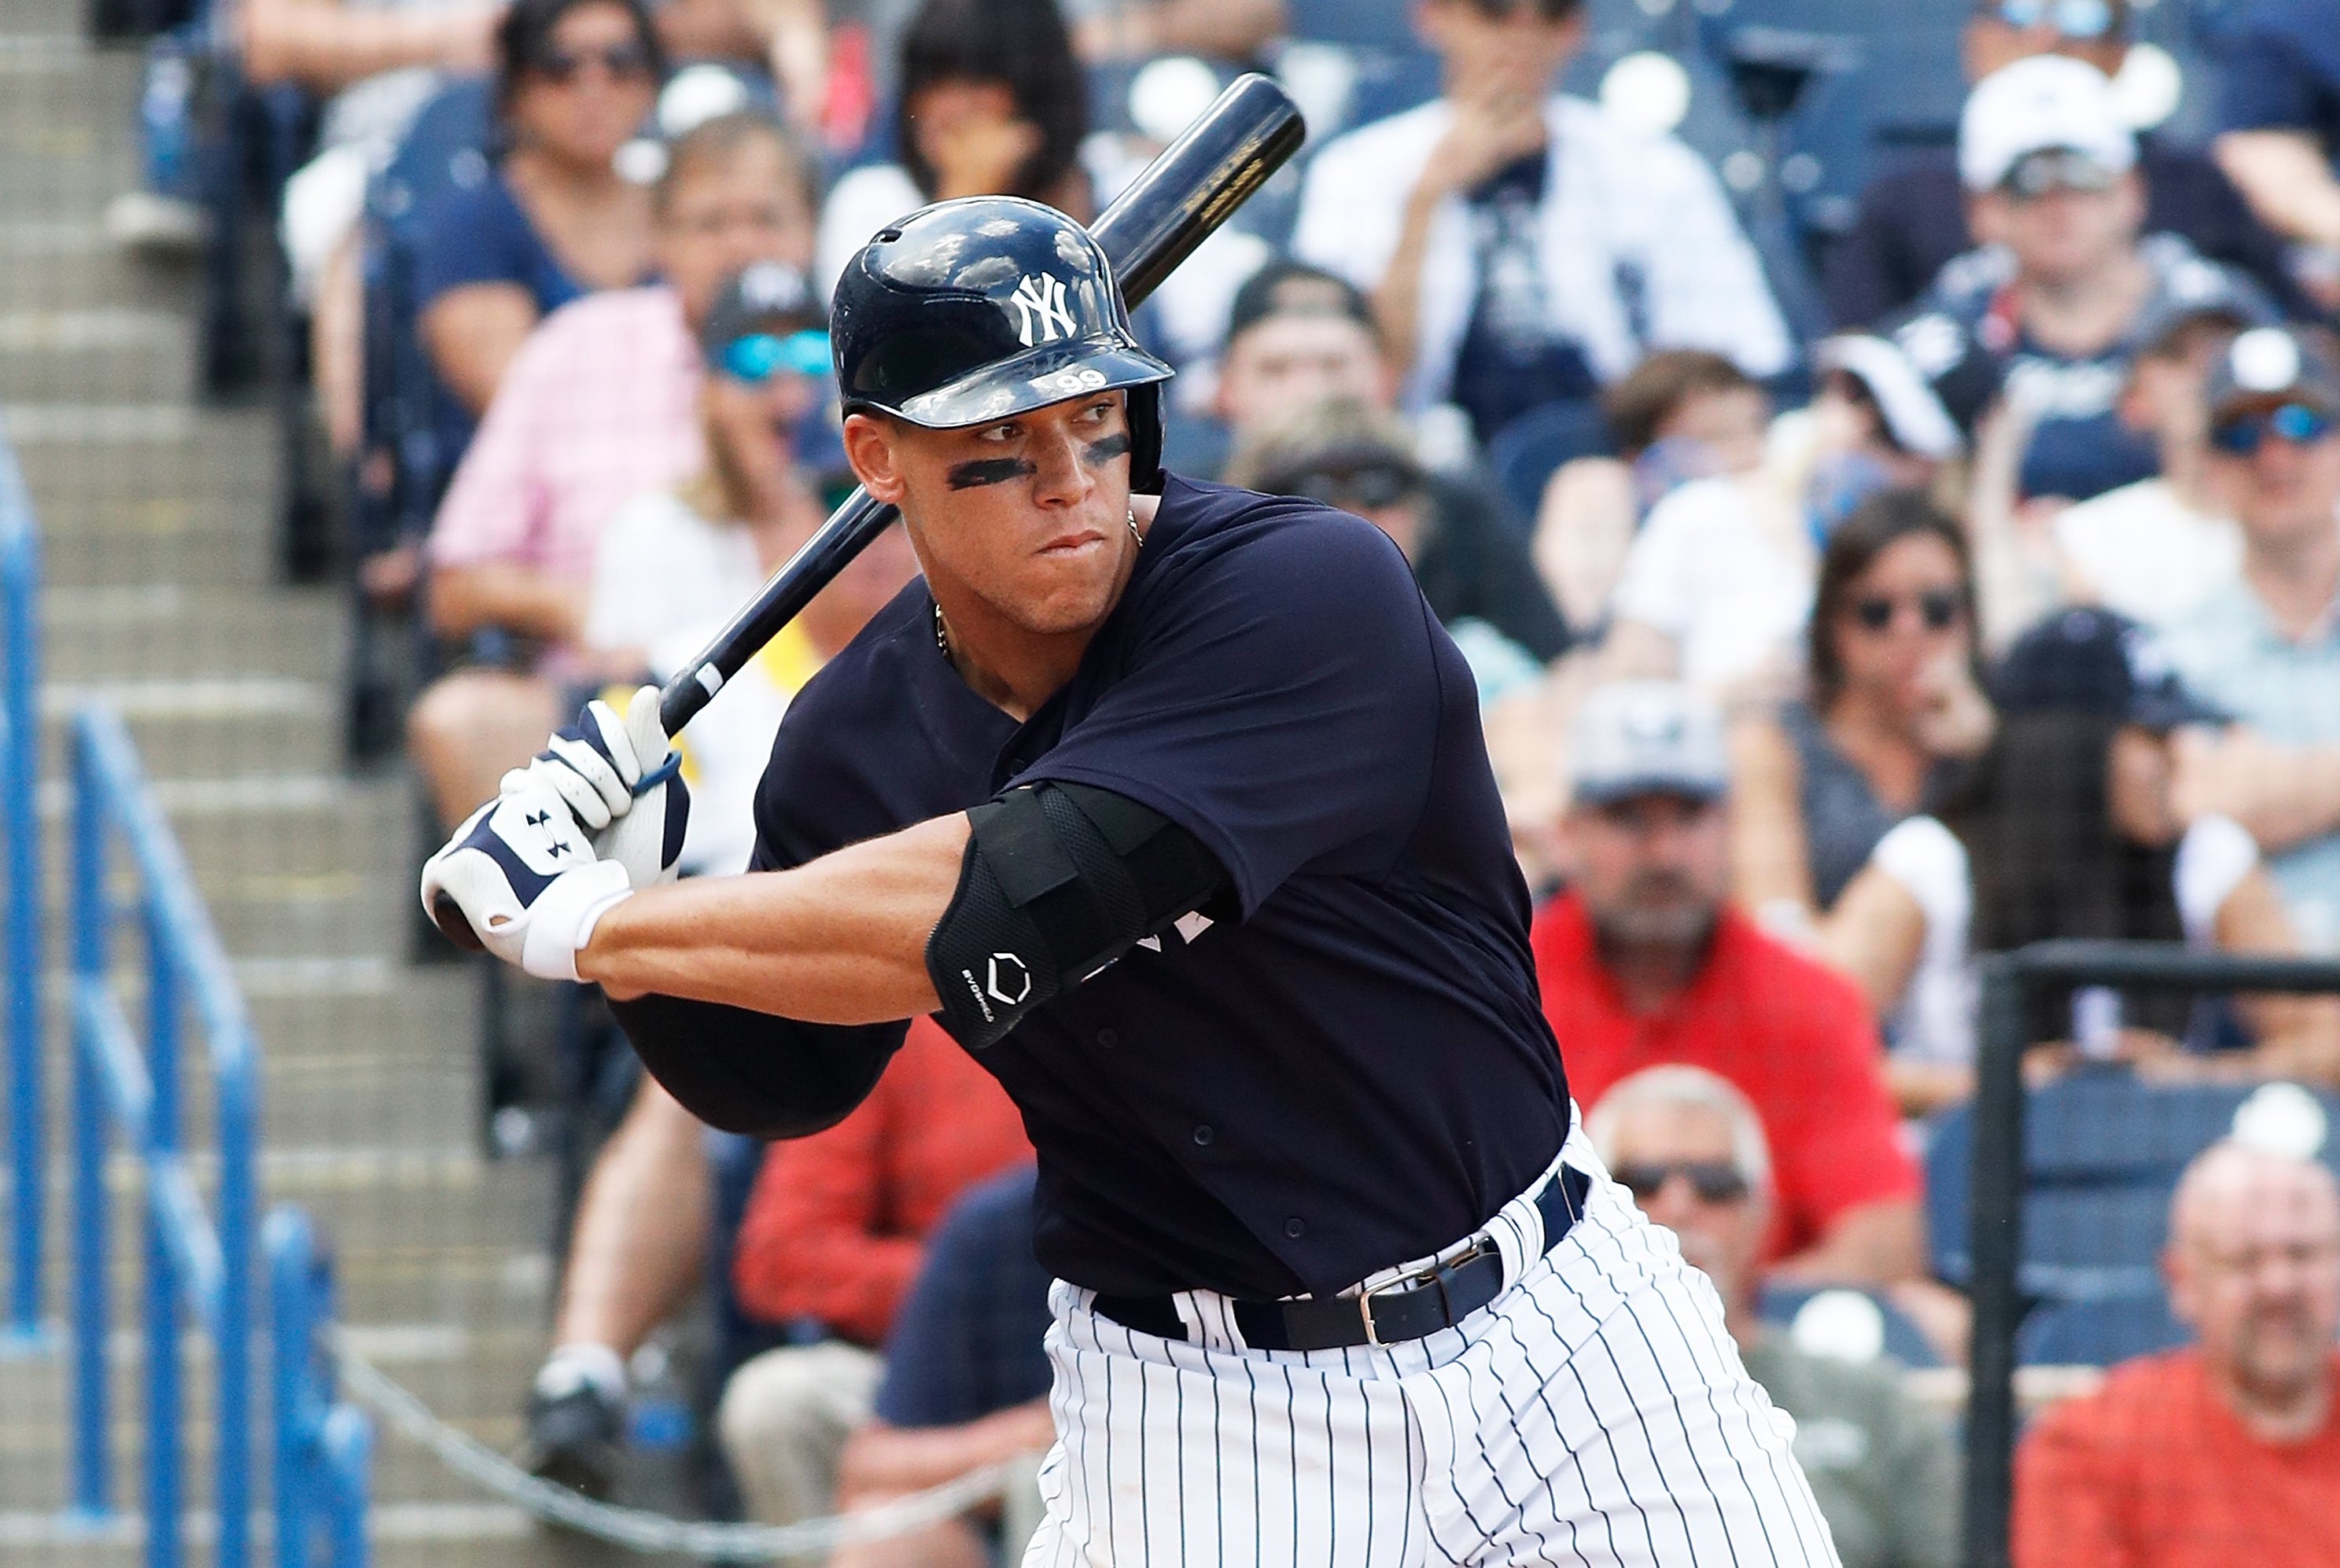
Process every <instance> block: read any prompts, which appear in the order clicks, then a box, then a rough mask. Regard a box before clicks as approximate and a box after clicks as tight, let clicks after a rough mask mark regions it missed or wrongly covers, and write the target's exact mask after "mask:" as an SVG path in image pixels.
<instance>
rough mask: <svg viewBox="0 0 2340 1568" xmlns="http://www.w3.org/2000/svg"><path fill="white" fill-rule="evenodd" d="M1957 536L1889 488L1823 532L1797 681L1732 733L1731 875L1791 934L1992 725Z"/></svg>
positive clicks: (1907, 494) (1928, 507)
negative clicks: (1778, 701)
mask: <svg viewBox="0 0 2340 1568" xmlns="http://www.w3.org/2000/svg"><path fill="white" fill-rule="evenodd" d="M1973 596H1974V589H1973V585H1972V577H1971V575H1970V572H1969V569H1968V560H1967V545H1966V536H1965V535H1964V534H1963V533H1962V532H1961V531H1960V530H1959V528H1958V524H1957V523H1956V522H1955V521H1953V520H1952V519H1951V518H1948V516H1946V515H1944V514H1943V513H1942V512H1941V511H1940V510H1939V509H1938V508H1936V507H1935V506H1934V505H1933V504H1932V503H1931V502H1930V501H1929V500H1928V499H1927V498H1925V497H1923V496H1922V495H1919V494H1916V493H1914V492H1911V491H1907V490H1891V491H1887V492H1885V493H1884V494H1882V495H1879V496H1876V497H1873V498H1870V499H1869V500H1868V501H1866V502H1864V503H1862V504H1861V505H1860V506H1859V508H1856V509H1855V510H1854V511H1853V513H1852V515H1851V516H1850V517H1849V518H1846V519H1845V520H1844V522H1843V524H1842V525H1841V526H1840V527H1839V528H1838V529H1837V530H1836V532H1835V533H1834V534H1833V535H1831V536H1830V537H1829V543H1828V549H1827V552H1826V553H1825V554H1824V555H1823V556H1822V557H1820V571H1819V587H1818V589H1817V590H1816V596H1815V603H1814V606H1813V610H1812V615H1811V620H1810V626H1809V627H1808V628H1807V630H1806V634H1805V648H1806V656H1805V657H1806V670H1807V676H1806V678H1807V695H1805V696H1803V697H1801V698H1800V699H1797V700H1795V701H1792V702H1790V703H1788V704H1786V705H1784V706H1782V707H1781V708H1780V710H1779V711H1778V713H1777V715H1776V716H1761V717H1750V718H1749V719H1747V720H1746V721H1744V722H1742V723H1741V724H1740V725H1738V726H1737V728H1736V730H1735V731H1734V733H1733V736H1732V764H1733V794H1734V812H1733V819H1732V833H1731V862H1732V885H1733V888H1734V890H1735V892H1736V896H1737V898H1738V901H1739V902H1740V905H1741V906H1742V907H1744V908H1747V909H1749V910H1752V911H1754V912H1756V914H1757V916H1758V918H1759V919H1760V920H1761V921H1762V922H1764V923H1765V924H1766V925H1767V926H1770V927H1771V928H1772V929H1773V930H1775V931H1778V932H1781V933H1782V934H1787V935H1794V934H1796V933H1798V932H1801V931H1802V930H1804V929H1806V928H1807V927H1808V926H1809V924H1810V921H1811V919H1812V918H1813V917H1814V916H1815V915H1817V914H1818V913H1819V912H1822V911H1825V910H1827V909H1829V907H1831V906H1832V905H1833V904H1834V903H1835V902H1836V901H1837V898H1838V896H1839V894H1840V893H1842V892H1843V891H1844V888H1845V884H1846V883H1849V882H1850V881H1851V880H1852V877H1853V875H1854V873H1857V872H1858V871H1859V870H1860V868H1861V866H1862V864H1863V863H1866V862H1867V861H1868V859H1869V852H1870V851H1871V850H1873V849H1874V848H1876V846H1877V841H1878V840H1879V839H1880V838H1882V837H1883V836H1884V835H1885V832H1886V830H1887V829H1889V828H1890V827H1891V826H1892V825H1893V824H1894V823H1896V822H1898V821H1899V820H1900V819H1901V818H1902V817H1904V816H1906V815H1908V814H1910V813H1911V812H1915V811H1922V810H1925V809H1926V808H1927V807H1928V806H1929V805H1930V804H1933V803H1934V802H1936V801H1938V799H1940V798H1941V797H1942V795H1943V794H1946V793H1947V791H1948V788H1949V786H1950V785H1951V784H1952V783H1953V782H1954V781H1955V779H1956V777H1957V775H1958V762H1959V760H1960V759H1961V758H1964V757H1968V756H1971V755H1972V754H1975V753H1976V752H1978V751H1979V750H1980V749H1981V748H1982V745H1984V743H1985V742H1986V741H1987V740H1988V738H1989V734H1990V710H1989V705H1988V704H1987V703H1986V702H1984V700H1983V698H1982V696H1981V694H1980V691H1979V688H1978V682H1979V679H1980V676H1979V672H1978V666H1977V663H1976V654H1975V633H1974V617H1973V608H1972V606H1973V602H1974V597H1973Z"/></svg>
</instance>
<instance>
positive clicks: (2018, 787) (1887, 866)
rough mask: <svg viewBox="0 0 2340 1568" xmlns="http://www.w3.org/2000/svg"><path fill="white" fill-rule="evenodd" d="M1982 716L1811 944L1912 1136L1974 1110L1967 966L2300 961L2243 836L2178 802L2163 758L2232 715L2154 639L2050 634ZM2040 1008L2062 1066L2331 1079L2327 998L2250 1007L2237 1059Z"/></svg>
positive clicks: (2083, 998) (2089, 618) (2160, 1001)
mask: <svg viewBox="0 0 2340 1568" xmlns="http://www.w3.org/2000/svg"><path fill="white" fill-rule="evenodd" d="M1992 695H1993V698H1994V700H1995V703H1996V705H1997V708H1998V718H1999V723H1998V732H1997V734H1996V735H1995V736H1994V738H1993V741H1992V744H1991V746H1990V748H1989V750H1988V752H1987V753H1986V754H1984V755H1983V756H1982V757H1980V758H1979V759H1978V761H1977V763H1976V764H1975V765H1974V766H1973V768H1972V769H1970V770H1969V771H1968V774H1967V775H1966V776H1965V777H1964V778H1963V779H1961V780H1960V782H1959V783H1958V785H1957V786H1956V787H1955V788H1954V789H1953V790H1952V791H1951V792H1950V793H1949V794H1948V797H1947V798H1946V799H1945V800H1944V801H1943V802H1942V804H1941V805H1940V807H1939V808H1938V814H1936V815H1933V816H1918V817H1911V818H1909V820H1907V821H1905V822H1902V823H1899V824H1898V825H1897V826H1896V827H1895V828H1894V829H1893V831H1892V832H1891V833H1888V834H1886V835H1885V837H1884V838H1883V839H1882V840H1880V841H1879V843H1878V845H1877V848H1876V850H1875V852H1874V853H1872V854H1871V855H1870V857H1869V865H1868V866H1867V867H1866V868H1864V869H1863V871H1862V872H1861V873H1860V874H1859V876H1857V877H1855V878H1854V879H1853V882H1852V884H1851V885H1850V886H1849V887H1848V888H1847V889H1846V890H1845V893H1844V896H1843V897H1842V898H1841V899H1839V901H1838V902H1837V905H1836V908H1835V909H1834V910H1833V911H1832V912H1830V915H1829V919H1828V920H1827V921H1826V922H1823V925H1822V927H1821V932H1820V939H1821V940H1820V951H1821V952H1822V953H1823V954H1824V955H1825V956H1826V957H1828V958H1829V961H1830V962H1833V963H1834V964H1836V965H1837V966H1838V967H1839V968H1840V969H1842V970H1843V971H1845V972H1847V973H1849V974H1850V975H1851V976H1852V977H1853V978H1854V979H1855V980H1856V981H1858V982H1859V985H1860V987H1861V989H1862V991H1864V992H1865V993H1866V994H1867V996H1868V997H1869V1001H1870V1003H1871V1005H1872V1006H1873V1007H1875V1008H1876V1009H1877V1011H1879V1014H1880V1015H1881V1016H1883V1017H1885V1018H1886V1019H1887V1020H1888V1024H1887V1034H1888V1038H1889V1040H1890V1041H1891V1044H1892V1057H1891V1060H1890V1061H1889V1068H1888V1073H1889V1077H1890V1078H1891V1080H1892V1081H1893V1084H1894V1087H1895V1090H1896V1092H1897V1093H1898V1095H1899V1098H1900V1100H1901V1102H1902V1104H1903V1106H1904V1108H1905V1109H1908V1110H1909V1112H1910V1113H1911V1114H1913V1115H1916V1114H1922V1113H1925V1112H1928V1111H1930V1110H1933V1109H1938V1108H1939V1107H1940V1106H1941V1105H1943V1104H1946V1103H1949V1102H1951V1101H1954V1100H1962V1099H1964V1098H1966V1097H1967V1096H1968V1094H1969V1093H1971V1092H1972V1088H1973V1079H1974V1073H1973V1062H1974V1050H1975V1006H1976V991H1975V983H1974V976H1973V966H1972V960H1973V955H1974V954H1976V953H1982V952H2010V951H2012V950H2014V949H2016V948H2019V947H2023V946H2025V945H2027V944H2028V943H2030V942H2041V941H2048V940H2051V939H2057V938H2076V939H2088V938H2097V939H2112V940H2123V939H2126V940H2136V941H2151V942H2183V943H2186V944H2187V945H2189V946H2193V947H2196V948H2200V949H2205V950H2211V949H2215V950H2217V951H2221V952H2246V953H2275V954H2282V953H2294V952H2298V951H2299V943H2298V940H2297V937H2296V935H2295V932H2294V930H2293V928H2292V926H2291V923H2290V922H2289V920H2288V919H2287V918H2286V917H2285V913H2284V911H2283V905H2282V901H2281V899H2280V898H2279V897H2278V895H2277V894H2276V889H2275V884H2274V883H2273V882H2272V881H2271V880H2270V879H2269V878H2268V876H2267V874H2266V871H2265V869H2264V868H2263V867H2262V866H2261V865H2260V863H2259V852H2258V845H2257V844H2256V843H2254V842H2253V841H2252V838H2251V836H2250V834H2249V833H2247V832H2246V831H2245V830H2244V829H2243V828H2242V827H2241V826H2240V825H2239V824H2237V823H2235V822H2234V821H2233V820H2232V819H2231V818H2227V817H2224V816H2219V815H2216V814H2204V815H2194V814H2189V812H2188V811H2187V810H2186V808H2185V807H2184V805H2183V804H2181V802H2180V799H2179V797H2178V794H2177V792H2176V789H2175V787H2174V780H2175V777H2176V743H2175V737H2176V736H2177V735H2183V734H2186V733H2189V732H2193V731H2196V730H2215V729H2216V728H2217V727H2218V726H2220V725H2224V724H2225V723H2226V715H2224V714H2222V713H2220V712H2219V711H2218V710H2216V708H2213V707H2211V706H2209V705H2206V704H2205V703H2203V702H2202V701H2201V700H2200V699H2199V698H2197V697H2196V696H2195V695H2193V694H2192V693H2191V692H2189V691H2188V690H2187V689H2186V686H2185V685H2184V684H2183V683H2182V682H2181V681H2180V680H2179V679H2178V678H2177V676H2176V675H2175V673H2174V672H2173V671H2172V670H2171V668H2170V665H2169V661H2168V656H2167V654H2166V651H2165V650H2164V649H2163V648H2162V646H2160V644H2159V642H2158V640H2157V638H2155V636H2153V635H2152V634H2151V633H2149V632H2147V631H2146V630H2145V629H2144V628H2143V627H2140V626H2137V625H2135V624H2134V623H2132V622H2129V621H2126V620H2124V619H2122V618H2121V617H2119V616H2115V615H2112V614H2110V613H2108V612H2107V611H2103V610H2094V609H2076V610H2067V611H2064V612H2061V613H2059V614H2057V615H2056V616H2051V617H2050V618H2049V619H2048V620H2047V621H2046V622H2044V623H2042V624H2041V625H2040V626H2037V627H2035V628H2034V629H2033V630H2031V631H2030V632H2028V633H2026V634H2025V635H2024V636H2023V637H2022V638H2020V639H2019V640H2018V642H2017V643H2016V645H2015V646H2014V647H2013V648H2011V649H2010V650H2008V656H2007V658H2006V660H2005V661H2004V662H2003V664H2002V665H2001V666H2000V667H1999V669H1998V674H1997V676H1996V678H1995V679H1994V681H1993V682H1992ZM2038 1002H2039V1005H2038V1008H2037V1010H2036V1011H2035V1012H2034V1015H2033V1016H2032V1017H2031V1018H2030V1020H2029V1021H2028V1023H2029V1032H2028V1035H2027V1037H2026V1038H2027V1039H2028V1040H2035V1041H2057V1042H2062V1049H2061V1051H2060V1056H2061V1058H2062V1059H2063V1060H2071V1059H2073V1058H2074V1057H2078V1058H2085V1059H2090V1060H2123V1061H2127V1062H2130V1063H2133V1064H2135V1065H2136V1066H2137V1068H2138V1069H2139V1070H2145V1071H2148V1072H2151V1073H2153V1074H2155V1075H2157V1076H2160V1077H2170V1078H2177V1077H2189V1076H2217V1077H2234V1076H2237V1075H2265V1076H2275V1077H2295V1078H2306V1079H2311V1080H2320V1081H2325V1082H2330V1081H2333V1080H2334V1079H2335V1075H2340V1003H2335V1002H2334V1001H2331V1000H2330V999H2328V998H2314V999H2301V998H2283V997H2275V998H2258V999H2244V1000H2243V1001H2240V1002H2239V1003H2238V1004H2237V1009H2236V1011H2237V1013H2238V1015H2239V1019H2240V1022H2241V1025H2242V1027H2243V1030H2244V1031H2245V1032H2246V1037H2247V1040H2248V1042H2249V1043H2248V1044H2247V1045H2246V1046H2236V1049H2233V1050H2223V1049H2219V1048H2221V1047H2224V1046H2226V1045H2228V1044H2230V1043H2232V1042H2231V1041H2230V1040H2229V1039H2228V1038H2227V1031H2224V1030H2222V1029H2221V1028H2220V1027H2219V1025H2218V1024H2217V1023H2216V1021H2215V1020H2214V1018H2213V1017H2212V1016H2211V1014H2210V1013H2209V1012H2208V1011H2206V1010H2200V1009H2196V1008H2194V1007H2192V1006H2191V1005H2190V1004H2189V1002H2188V1001H2187V1000H2186V999H2185V998H2182V997H2177V998H2172V997H2168V996H2164V995H2156V994H2152V993H2144V994H2140V995H2137V996H2120V995H2117V994H2114V993H2111V992H2107V991H2095V990H2091V991H2081V992H2078V993H2067V994H2066V995H2064V996H2060V997H2048V998H2040V999H2038ZM2211 1050H2218V1055H2217V1057H2216V1060H2215V1061H2214V1060H2211V1059H2210V1058H2209V1057H2208V1056H2207V1055H2206V1054H2205V1053H2206V1052H2209V1051H2211ZM2057 1060H2058V1055H2057V1054H2044V1055H2042V1056H2041V1057H2040V1058H2039V1059H2038V1063H2039V1065H2043V1066H2044V1065H2052V1064H2053V1063H2054V1062H2056V1061H2057Z"/></svg>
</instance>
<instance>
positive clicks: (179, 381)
mask: <svg viewBox="0 0 2340 1568" xmlns="http://www.w3.org/2000/svg"><path fill="white" fill-rule="evenodd" d="M5 156H6V153H5V152H0V157H5ZM194 374H195V334H194V329H193V325H192V324H191V323H190V322H189V321H187V319H186V316H185V314H184V312H183V311H176V310H168V309H157V308H155V307H153V306H144V307H142V306H135V305H114V304H106V305H94V306H84V307H81V308H78V309H75V308H72V307H59V306H55V305H29V306H27V305H20V306H16V307H14V308H0V403H11V404H37V403H70V402H80V401H91V402H98V403H109V404H119V403H129V402H138V401H142V400H144V399H150V398H152V397H153V396H154V393H155V391H156V390H158V389H163V388H178V387H189V386H192V385H193V381H194Z"/></svg>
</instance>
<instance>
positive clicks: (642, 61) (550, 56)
mask: <svg viewBox="0 0 2340 1568" xmlns="http://www.w3.org/2000/svg"><path fill="white" fill-rule="evenodd" d="M590 64H599V65H600V67H601V69H602V70H603V71H605V72H607V73H609V74H610V75H611V76H613V77H615V78H616V79H618V80H619V81H621V82H628V81H633V80H636V79H637V78H640V77H643V76H647V75H649V74H650V52H649V50H648V49H646V48H644V47H643V46H642V45H641V44H610V45H609V46H608V47H607V48H603V49H561V48H557V47H555V46H553V45H551V44H547V45H545V47H544V48H542V49H540V50H539V51H538V52H537V54H536V56H535V58H534V59H532V60H530V62H529V69H530V72H531V73H533V74H536V75H539V76H541V77H543V78H544V79H545V80H547V81H549V82H554V83H558V84H560V85H561V86H563V87H566V86H568V85H569V84H570V83H572V82H574V81H576V80H577V78H578V77H579V75H580V74H582V73H583V72H584V70H585V67H586V66H588V65H590Z"/></svg>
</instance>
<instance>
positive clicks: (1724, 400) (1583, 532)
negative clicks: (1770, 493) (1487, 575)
mask: <svg viewBox="0 0 2340 1568" xmlns="http://www.w3.org/2000/svg"><path fill="white" fill-rule="evenodd" d="M1770 417H1771V402H1770V399H1769V398H1768V397H1766V396H1765V395H1764V392H1763V389H1762V386H1761V385H1760V383H1759V382H1757V381H1756V380H1755V379H1754V378H1753V377H1752V376H1750V375H1749V374H1748V373H1747V372H1746V371H1744V370H1740V368H1739V367H1738V366H1736V365H1734V364H1732V363H1731V362H1730V360H1726V359H1724V358H1723V357H1722V356H1721V355H1720V354H1716V353H1710V352H1708V351H1707V350H1704V349H1661V350H1658V351H1657V352H1656V353H1654V354H1651V356H1650V357H1649V358H1647V359H1645V360H1642V361H1641V363H1640V364H1638V365H1636V366H1634V367H1633V369H1632V370H1631V371H1630V372H1628V373H1627V374H1626V375H1625V376H1623V377H1622V378H1621V379H1620V380H1617V381H1615V382H1613V383H1612V384H1611V385H1610V386H1609V387H1608V388H1607V389H1606V390H1604V391H1602V393H1601V419H1602V422H1603V423H1605V424H1606V425H1607V426H1608V428H1609V433H1610V435H1611V436H1612V437H1613V438H1615V439H1616V443H1617V455H1616V456H1615V457H1613V458H1610V457H1591V458H1578V459H1573V460H1572V461H1570V462H1567V463H1563V464H1562V465H1561V467H1560V468H1558V469H1556V470H1554V472H1553V474H1552V478H1551V479H1549V480H1548V481H1546V483H1545V485H1544V490H1543V496H1542V500H1541V502H1540V504H1539V505H1538V506H1537V508H1536V519H1535V559H1536V569H1537V570H1538V571H1540V572H1542V574H1543V580H1544V585H1545V586H1546V587H1549V588H1551V590H1552V597H1553V598H1554V599H1556V600H1557V601H1559V604H1560V606H1561V613H1562V615H1564V616H1567V617H1568V623H1569V625H1571V626H1582V627H1587V628H1594V627H1604V626H1606V625H1607V622H1608V618H1609V595H1610V593H1611V590H1612V589H1614V588H1615V587H1616V586H1617V574H1618V573H1619V572H1620V571H1621V570H1622V569H1623V567H1624V564H1625V551H1626V548H1627V547H1629V546H1630V545H1631V543H1632V540H1633V534H1634V531H1635V530H1636V529H1638V528H1640V527H1641V519H1642V518H1645V517H1647V516H1648V515H1649V511H1650V508H1651V507H1653V506H1655V505H1657V504H1658V502H1659V501H1661V500H1662V499H1664V498H1666V497H1667V496H1668V495H1671V493H1672V492H1673V491H1674V490H1675V489H1676V488H1679V487H1681V486H1682V485H1684V484H1687V483H1689V482H1690V481H1691V480H1692V479H1700V478H1708V477H1709V476H1710V475H1715V474H1736V473H1743V472H1745V471H1746V470H1748V469H1750V468H1754V467H1755V466H1756V465H1757V464H1758V463H1760V462H1761V461H1762V459H1763V431H1764V428H1765V426H1766V425H1767V424H1769V423H1770Z"/></svg>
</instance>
